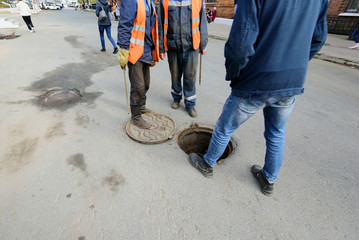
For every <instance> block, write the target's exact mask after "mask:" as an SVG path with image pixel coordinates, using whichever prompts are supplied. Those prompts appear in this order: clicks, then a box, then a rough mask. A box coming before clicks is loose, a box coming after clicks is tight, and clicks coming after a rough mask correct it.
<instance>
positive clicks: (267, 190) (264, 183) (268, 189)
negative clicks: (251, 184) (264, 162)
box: [251, 165, 274, 196]
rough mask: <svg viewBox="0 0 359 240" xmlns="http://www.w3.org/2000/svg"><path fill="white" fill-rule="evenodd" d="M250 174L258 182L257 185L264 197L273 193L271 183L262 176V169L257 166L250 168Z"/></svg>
mask: <svg viewBox="0 0 359 240" xmlns="http://www.w3.org/2000/svg"><path fill="white" fill-rule="evenodd" d="M251 171H252V174H253V176H254V177H255V178H256V179H257V180H258V183H259V185H260V187H261V189H262V193H263V194H264V195H267V196H268V195H271V194H272V193H273V185H274V184H273V183H272V184H271V183H269V182H268V180H267V179H266V178H265V177H264V176H263V173H262V167H261V166H258V165H253V166H252V169H251Z"/></svg>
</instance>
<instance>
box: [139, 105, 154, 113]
mask: <svg viewBox="0 0 359 240" xmlns="http://www.w3.org/2000/svg"><path fill="white" fill-rule="evenodd" d="M146 113H154V111H153V110H151V109H148V108H146V105H142V106H141V114H146Z"/></svg>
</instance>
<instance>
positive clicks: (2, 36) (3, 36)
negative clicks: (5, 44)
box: [0, 33, 20, 40]
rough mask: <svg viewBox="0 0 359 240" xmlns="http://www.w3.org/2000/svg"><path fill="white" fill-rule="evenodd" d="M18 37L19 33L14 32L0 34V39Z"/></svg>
mask: <svg viewBox="0 0 359 240" xmlns="http://www.w3.org/2000/svg"><path fill="white" fill-rule="evenodd" d="M18 37H20V35H16V34H15V33H12V34H9V35H3V34H0V40H11V39H15V38H18Z"/></svg>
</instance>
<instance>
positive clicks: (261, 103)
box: [204, 94, 295, 183]
mask: <svg viewBox="0 0 359 240" xmlns="http://www.w3.org/2000/svg"><path fill="white" fill-rule="evenodd" d="M294 103H295V97H294V96H288V97H271V98H267V99H255V98H253V99H246V98H240V97H236V96H234V95H232V94H231V95H230V96H229V97H228V99H227V101H226V103H225V104H224V106H223V110H222V114H221V116H220V117H219V119H218V120H217V123H216V125H215V128H214V130H213V134H212V138H211V141H210V144H209V147H208V151H207V153H206V154H205V155H204V161H205V162H206V163H207V164H208V165H210V166H214V165H215V164H216V162H217V160H218V159H219V158H220V157H221V155H222V154H223V152H224V150H225V149H226V147H227V145H228V142H229V140H230V138H231V136H232V134H233V133H234V131H235V130H236V129H237V128H238V127H239V126H240V125H241V124H242V123H244V122H245V121H247V120H248V119H249V118H250V117H252V116H253V115H254V114H255V113H256V112H258V111H259V110H262V109H263V115H264V128H265V130H264V138H265V140H266V147H267V148H266V155H265V160H264V167H263V175H264V176H265V178H266V179H267V180H268V182H269V183H274V182H276V181H277V178H278V173H279V169H280V168H281V166H282V162H283V154H284V137H285V124H286V122H287V120H288V117H289V115H290V113H291V112H292V109H293V107H294Z"/></svg>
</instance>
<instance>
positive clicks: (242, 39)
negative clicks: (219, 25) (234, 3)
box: [224, 0, 260, 80]
mask: <svg viewBox="0 0 359 240" xmlns="http://www.w3.org/2000/svg"><path fill="white" fill-rule="evenodd" d="M242 3H243V4H241V7H240V8H238V9H237V14H236V15H235V17H234V20H233V24H232V28H231V31H230V34H229V38H228V40H227V42H226V45H225V48H224V56H225V58H226V62H225V65H226V72H227V74H226V80H232V79H234V78H236V77H238V76H239V74H240V71H241V70H242V69H243V68H244V67H245V66H246V65H247V63H248V61H249V58H250V57H251V56H253V55H254V53H255V49H254V44H255V42H256V40H257V37H258V34H259V24H258V17H257V16H259V12H258V9H260V0H245V1H243V2H242Z"/></svg>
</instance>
